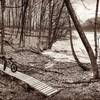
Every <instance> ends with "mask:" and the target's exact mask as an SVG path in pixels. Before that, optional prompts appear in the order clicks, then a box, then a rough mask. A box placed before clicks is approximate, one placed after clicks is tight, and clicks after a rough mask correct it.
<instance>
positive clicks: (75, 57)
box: [68, 15, 89, 71]
mask: <svg viewBox="0 0 100 100" xmlns="http://www.w3.org/2000/svg"><path fill="white" fill-rule="evenodd" d="M68 20H69V33H70V44H71V49H72V54H73V57H74V59H75V60H76V62H77V64H78V65H79V66H80V67H81V68H82V69H83V70H84V71H87V70H89V69H88V68H86V67H85V66H84V65H83V64H82V63H81V62H80V61H79V59H78V57H77V55H76V53H75V50H74V46H73V39H72V28H71V19H70V16H69V15H68Z"/></svg>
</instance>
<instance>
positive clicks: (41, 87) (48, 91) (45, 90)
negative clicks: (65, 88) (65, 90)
mask: <svg viewBox="0 0 100 100" xmlns="http://www.w3.org/2000/svg"><path fill="white" fill-rule="evenodd" d="M0 70H1V71H3V72H4V73H6V74H8V75H10V76H13V77H15V78H17V79H19V80H21V81H24V82H25V83H26V84H28V85H29V86H31V87H32V88H34V89H36V90H37V91H39V92H40V93H42V94H43V95H45V96H52V95H54V94H56V93H58V92H59V91H60V90H58V89H55V88H53V87H51V86H49V85H47V84H45V83H43V82H41V81H39V80H37V79H35V78H33V77H31V76H29V75H26V74H23V73H21V72H18V71H17V72H15V73H13V72H12V71H11V69H10V68H8V67H7V68H6V70H5V71H4V70H3V65H2V64H0Z"/></svg>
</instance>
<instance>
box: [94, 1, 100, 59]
mask: <svg viewBox="0 0 100 100" xmlns="http://www.w3.org/2000/svg"><path fill="white" fill-rule="evenodd" d="M98 10H99V0H97V4H96V12H95V26H94V40H95V57H96V61H97V56H98V51H97V49H98V48H97V19H98Z"/></svg>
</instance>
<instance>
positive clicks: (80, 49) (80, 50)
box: [43, 31, 100, 63]
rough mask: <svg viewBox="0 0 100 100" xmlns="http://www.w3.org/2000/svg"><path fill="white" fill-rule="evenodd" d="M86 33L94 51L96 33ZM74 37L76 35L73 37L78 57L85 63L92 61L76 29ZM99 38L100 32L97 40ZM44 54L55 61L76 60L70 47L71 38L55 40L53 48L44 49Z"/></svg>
mask: <svg viewBox="0 0 100 100" xmlns="http://www.w3.org/2000/svg"><path fill="white" fill-rule="evenodd" d="M85 34H86V37H87V39H88V41H89V43H90V44H91V47H92V49H93V51H94V33H93V32H85ZM73 37H76V38H73V43H74V48H75V51H76V54H77V56H78V58H79V59H80V61H81V62H83V63H90V60H89V57H88V54H87V52H86V50H85V48H84V46H83V44H82V42H81V39H80V37H79V35H78V33H77V32H76V31H73ZM99 38H100V35H99V34H98V38H97V40H99ZM98 44H99V42H98ZM99 45H100V44H99ZM99 45H98V56H99V55H100V53H99ZM43 54H44V55H48V56H50V57H52V58H54V60H55V61H60V62H75V60H74V58H73V55H72V51H71V47H70V40H61V41H57V42H55V43H54V44H53V46H52V49H51V50H46V51H44V52H43ZM99 61H100V59H99V57H98V62H99Z"/></svg>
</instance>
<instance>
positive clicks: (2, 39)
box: [1, 0, 5, 54]
mask: <svg viewBox="0 0 100 100" xmlns="http://www.w3.org/2000/svg"><path fill="white" fill-rule="evenodd" d="M4 11H5V0H1V12H2V24H1V54H4Z"/></svg>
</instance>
